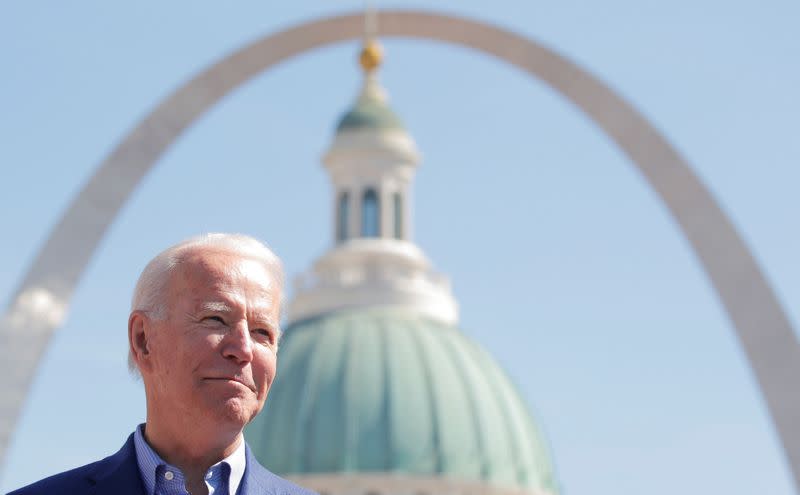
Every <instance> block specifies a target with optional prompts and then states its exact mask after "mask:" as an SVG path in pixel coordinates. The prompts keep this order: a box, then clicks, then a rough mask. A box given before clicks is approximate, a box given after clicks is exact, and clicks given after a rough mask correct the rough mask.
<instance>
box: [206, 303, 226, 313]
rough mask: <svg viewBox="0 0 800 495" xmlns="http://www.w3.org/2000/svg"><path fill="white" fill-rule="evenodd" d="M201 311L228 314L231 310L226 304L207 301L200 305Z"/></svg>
mask: <svg viewBox="0 0 800 495" xmlns="http://www.w3.org/2000/svg"><path fill="white" fill-rule="evenodd" d="M200 309H201V310H203V311H216V312H220V313H230V312H231V311H233V309H232V308H231V307H230V306H229V305H228V304H226V303H224V302H221V301H208V302H204V303H203V304H201V305H200Z"/></svg>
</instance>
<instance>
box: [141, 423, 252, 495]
mask: <svg viewBox="0 0 800 495" xmlns="http://www.w3.org/2000/svg"><path fill="white" fill-rule="evenodd" d="M133 443H134V446H135V447H136V461H137V462H138V464H139V475H140V476H141V477H142V482H143V483H144V488H145V490H146V491H147V495H187V494H188V492H187V491H186V478H184V477H183V473H182V472H181V470H180V469H178V468H176V467H175V466H171V465H169V464H167V463H166V462H165V461H164V460H163V459H162V458H161V457H160V456H159V455H158V454H157V453H156V452H155V451H154V450H153V448H152V447H150V445H149V444H148V443H147V440H145V439H144V425H143V424H142V425H139V426H138V427H137V428H136V431H135V432H134V434H133ZM246 463H247V459H246V457H245V454H244V441H242V443H241V444H239V446H238V447H237V448H236V450H235V451H234V452H233V453H232V454H231V455H229V456H228V457H226V458H225V459H222V460H221V461H219V462H218V463H216V464H214V465H213V466H211V467H210V468H208V471H206V486H207V487H208V495H235V494H236V490H238V489H239V485H240V484H241V482H242V477H243V476H244V468H245V465H246Z"/></svg>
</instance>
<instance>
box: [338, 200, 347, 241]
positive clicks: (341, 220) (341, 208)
mask: <svg viewBox="0 0 800 495" xmlns="http://www.w3.org/2000/svg"><path fill="white" fill-rule="evenodd" d="M349 218H350V194H348V193H347V191H343V192H341V193H340V194H339V204H338V205H337V206H336V241H337V242H344V241H346V240H347V220H348V219H349Z"/></svg>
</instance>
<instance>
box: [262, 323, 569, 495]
mask: <svg viewBox="0 0 800 495" xmlns="http://www.w3.org/2000/svg"><path fill="white" fill-rule="evenodd" d="M246 435H247V440H248V442H249V444H250V446H251V448H252V449H253V452H254V453H255V455H256V456H257V457H258V459H259V460H260V461H261V462H262V463H264V465H266V466H269V467H270V469H272V470H273V471H276V472H278V473H281V474H310V473H337V472H341V473H364V472H369V473H377V472H387V473H397V474H399V473H403V474H407V475H412V476H413V475H419V476H444V477H451V478H455V479H461V480H474V481H486V482H489V483H492V484H496V485H499V486H517V487H523V488H531V489H534V488H540V489H545V490H549V491H551V492H553V493H555V492H557V489H556V486H555V482H554V475H553V469H552V465H551V462H550V458H549V455H548V453H547V449H546V446H545V441H544V439H543V437H542V436H541V434H540V433H539V431H538V430H537V429H536V427H535V425H534V423H533V421H532V420H531V416H530V414H529V412H528V410H527V408H526V406H525V404H524V402H523V400H522V399H521V398H520V396H519V394H518V393H517V391H516V390H515V388H514V387H513V385H512V384H511V382H510V381H509V379H508V378H507V376H506V375H505V373H503V371H502V370H501V369H500V368H499V366H498V365H497V364H496V363H495V362H494V360H493V359H492V358H491V357H490V356H489V355H488V354H487V353H486V352H485V351H483V350H482V349H481V348H480V347H478V346H477V345H476V344H474V343H473V342H471V341H470V340H469V339H467V338H466V337H465V336H464V335H463V334H462V333H461V332H460V331H458V330H457V329H456V328H453V327H449V326H447V325H444V324H442V323H438V322H436V321H434V320H431V319H427V318H425V317H423V316H418V315H416V314H413V313H409V312H408V311H403V310H401V309H390V308H369V309H359V310H343V311H338V312H334V313H329V314H327V315H323V316H321V317H316V318H312V319H308V320H304V321H300V322H297V323H294V324H292V325H291V326H290V327H289V328H288V329H287V330H286V333H285V336H284V339H283V341H282V343H281V349H280V353H279V359H278V377H277V379H276V380H275V382H274V384H273V386H272V390H271V391H270V395H269V399H268V400H267V406H266V407H265V410H264V411H263V412H262V413H261V414H260V415H259V416H258V417H257V418H256V420H255V421H254V422H253V423H252V424H251V425H250V426H249V427H248V429H247V431H246Z"/></svg>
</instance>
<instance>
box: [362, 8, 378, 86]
mask: <svg viewBox="0 0 800 495" xmlns="http://www.w3.org/2000/svg"><path fill="white" fill-rule="evenodd" d="M377 31H378V16H377V14H376V12H375V9H374V8H372V2H370V1H369V0H367V1H366V5H365V8H364V46H363V47H362V48H361V53H359V55H358V62H359V63H360V64H361V67H362V68H363V69H364V71H365V72H367V73H370V72H372V71H374V70H375V69H377V68H378V66H379V65H381V62H382V61H383V47H382V46H381V44H380V43H378V40H377V39H376V36H375V35H376V34H377Z"/></svg>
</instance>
